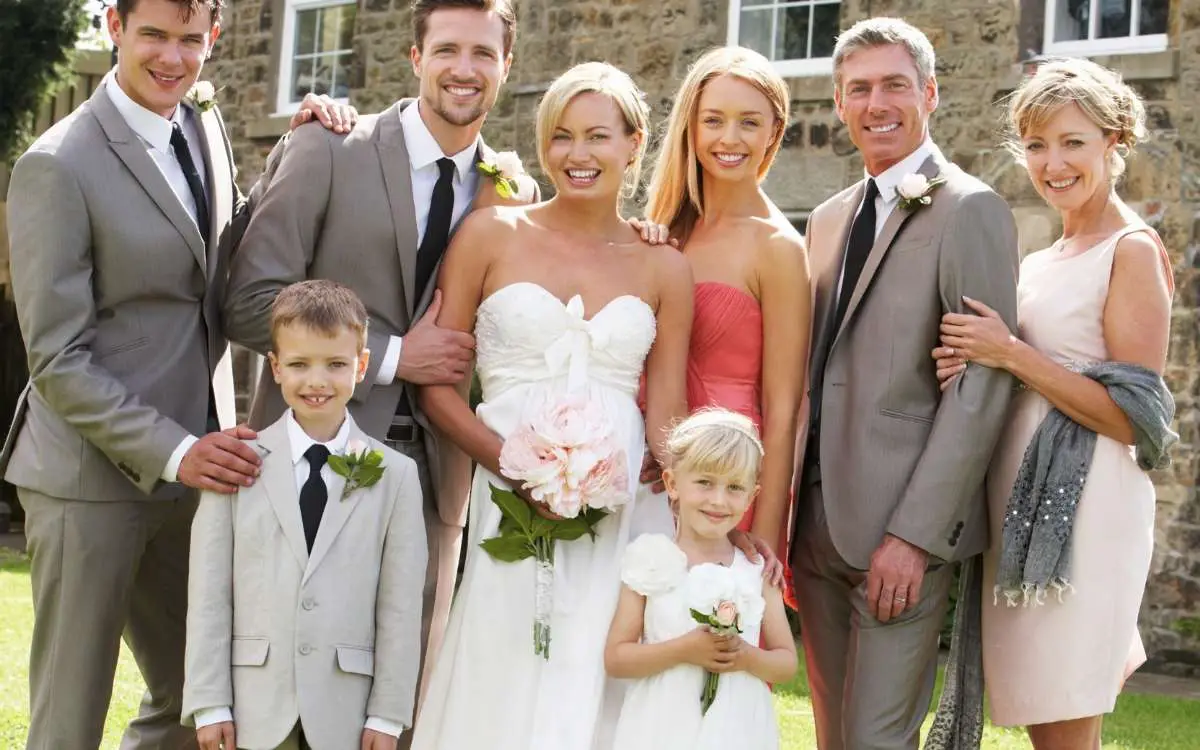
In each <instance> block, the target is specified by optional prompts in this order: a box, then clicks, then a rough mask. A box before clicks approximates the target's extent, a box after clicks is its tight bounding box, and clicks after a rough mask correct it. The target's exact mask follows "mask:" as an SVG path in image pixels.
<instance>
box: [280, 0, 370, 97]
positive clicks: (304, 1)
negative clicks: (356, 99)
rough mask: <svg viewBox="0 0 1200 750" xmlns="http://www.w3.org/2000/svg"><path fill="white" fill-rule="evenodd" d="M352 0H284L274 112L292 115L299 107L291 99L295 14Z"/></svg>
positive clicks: (349, 2)
mask: <svg viewBox="0 0 1200 750" xmlns="http://www.w3.org/2000/svg"><path fill="white" fill-rule="evenodd" d="M353 4H354V0H285V2H284V7H283V34H282V36H281V37H280V38H281V42H280V44H279V80H278V89H277V92H276V95H275V114H278V115H293V114H295V113H296V112H297V111H298V110H299V109H300V102H293V101H292V100H291V99H292V96H291V94H292V72H293V65H294V64H295V62H296V16H297V15H298V14H299V13H300V12H301V11H305V10H318V9H320V8H333V7H336V6H339V5H353ZM350 51H351V50H329V53H340V52H350ZM334 101H337V102H342V103H343V104H345V103H348V102H349V99H348V98H347V97H339V98H337V99H334Z"/></svg>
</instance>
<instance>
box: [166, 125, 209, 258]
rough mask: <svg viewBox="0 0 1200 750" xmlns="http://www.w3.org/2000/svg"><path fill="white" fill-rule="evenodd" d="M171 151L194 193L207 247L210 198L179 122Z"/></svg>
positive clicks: (173, 129)
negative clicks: (205, 190)
mask: <svg viewBox="0 0 1200 750" xmlns="http://www.w3.org/2000/svg"><path fill="white" fill-rule="evenodd" d="M171 150H172V151H174V152H175V159H176V160H177V161H178V162H179V166H180V167H182V168H183V176H184V178H185V179H186V180H187V184H188V190H190V191H191V193H192V200H194V201H196V226H197V227H199V229H200V236H201V237H203V238H204V244H205V245H207V244H208V196H207V195H206V194H205V192H204V182H203V181H201V179H200V173H199V172H197V171H196V162H194V161H192V151H191V149H189V148H188V142H187V136H185V135H184V134H183V128H182V127H180V125H179V123H177V122H176V123H172V124H171Z"/></svg>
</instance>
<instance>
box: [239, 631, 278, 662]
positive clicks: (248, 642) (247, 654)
mask: <svg viewBox="0 0 1200 750" xmlns="http://www.w3.org/2000/svg"><path fill="white" fill-rule="evenodd" d="M270 649H271V641H269V640H268V639H266V638H250V637H243V636H236V635H235V636H234V637H233V643H232V646H231V648H230V656H229V663H230V664H232V665H233V666H235V667H261V666H262V665H264V664H266V663H267V652H268V651H269V650H270Z"/></svg>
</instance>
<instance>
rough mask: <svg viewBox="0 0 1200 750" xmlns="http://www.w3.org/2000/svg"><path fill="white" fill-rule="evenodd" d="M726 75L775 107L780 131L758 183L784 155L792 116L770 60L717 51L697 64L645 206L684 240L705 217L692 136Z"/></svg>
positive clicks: (678, 99) (680, 97)
mask: <svg viewBox="0 0 1200 750" xmlns="http://www.w3.org/2000/svg"><path fill="white" fill-rule="evenodd" d="M723 75H731V76H735V77H737V78H740V79H741V80H743V81H745V82H746V83H749V84H750V85H751V86H753V87H754V88H755V89H757V90H758V91H759V92H761V93H762V94H763V96H765V97H767V99H768V100H769V101H770V102H771V109H772V112H773V114H774V115H775V132H774V133H773V135H772V137H771V142H770V144H769V145H768V146H767V152H766V154H765V156H764V157H763V161H762V164H760V165H759V167H758V181H759V182H762V181H763V180H764V179H765V178H766V176H767V172H768V171H769V170H770V169H771V164H772V162H774V161H775V155H776V154H777V153H779V146H780V144H781V143H782V142H783V130H784V128H786V127H787V123H788V117H789V116H790V113H791V96H790V94H789V93H788V87H787V83H785V82H784V80H783V78H782V77H780V75H779V74H778V73H777V72H775V68H774V67H773V66H772V65H771V63H770V61H769V60H767V58H765V57H763V56H762V55H760V54H759V53H757V52H755V51H753V50H749V49H745V48H744V47H718V48H717V49H714V50H711V51H709V52H707V53H705V54H704V55H703V56H702V57H701V58H700V59H699V60H697V61H696V62H695V63H693V64H692V67H691V68H689V69H688V73H687V76H686V77H685V78H684V79H683V83H682V84H681V85H680V87H679V92H678V93H677V94H676V95H675V103H674V104H673V105H672V107H671V116H670V117H669V118H668V119H667V126H666V132H665V134H664V135H663V141H662V145H661V147H660V148H659V154H658V162H657V163H656V164H655V167H654V175H653V176H652V177H651V178H650V188H649V191H648V202H647V204H646V216H647V218H649V219H650V221H653V222H655V223H657V224H663V225H666V226H667V227H669V228H670V229H671V234H672V235H673V236H675V237H678V238H679V239H680V240H681V241H683V240H686V239H687V236H688V235H689V234H691V231H692V228H693V227H695V225H696V222H697V220H699V218H700V217H701V216H703V215H704V194H703V192H704V190H703V183H702V181H701V167H700V162H699V161H698V160H697V158H696V143H695V137H694V131H693V129H694V128H695V126H696V116H697V113H698V110H699V108H700V94H701V93H702V92H703V91H704V87H705V85H707V84H708V82H709V81H711V80H712V79H714V78H716V77H718V76H723Z"/></svg>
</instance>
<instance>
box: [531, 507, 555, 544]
mask: <svg viewBox="0 0 1200 750" xmlns="http://www.w3.org/2000/svg"><path fill="white" fill-rule="evenodd" d="M560 523H562V522H561V521H551V520H550V519H549V518H546V517H544V516H539V515H537V514H536V513H535V514H534V516H533V535H534V536H542V537H545V538H547V539H553V538H554V529H555V527H557V526H558V525H559V524H560Z"/></svg>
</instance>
